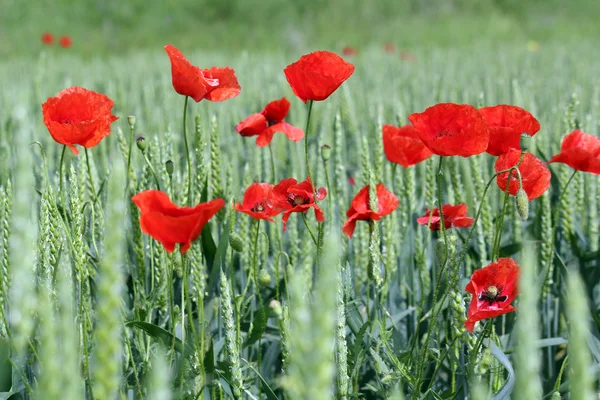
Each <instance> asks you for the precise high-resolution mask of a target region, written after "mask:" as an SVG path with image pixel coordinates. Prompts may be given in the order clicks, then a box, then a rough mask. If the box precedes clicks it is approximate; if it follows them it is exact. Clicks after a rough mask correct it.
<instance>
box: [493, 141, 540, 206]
mask: <svg viewBox="0 0 600 400" xmlns="http://www.w3.org/2000/svg"><path fill="white" fill-rule="evenodd" d="M520 158H521V150H517V149H510V150H509V151H508V153H506V154H502V155H501V156H500V157H498V159H497V160H496V165H494V169H495V170H496V172H498V171H502V170H505V169H509V168H511V167H514V166H515V165H517V163H518V162H519V159H520ZM519 171H520V172H521V178H522V179H523V190H525V193H527V198H528V199H529V200H533V199H536V198H538V197H540V196H541V195H542V194H544V192H545V191H546V190H548V188H549V187H550V178H551V174H550V170H549V169H548V167H546V165H545V164H544V162H543V161H542V160H540V159H538V158H537V157H536V156H534V155H533V154H531V153H525V157H524V158H523V162H522V163H521V165H519ZM507 180H508V172H504V173H502V174H500V175H498V176H497V177H496V182H497V183H498V187H499V188H500V189H501V190H502V191H505V190H506V182H507ZM518 190H519V175H518V173H517V171H513V173H512V178H511V179H510V186H509V187H508V193H510V194H511V195H513V196H516V195H517V191H518Z"/></svg>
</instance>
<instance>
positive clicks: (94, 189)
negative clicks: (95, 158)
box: [85, 147, 98, 204]
mask: <svg viewBox="0 0 600 400" xmlns="http://www.w3.org/2000/svg"><path fill="white" fill-rule="evenodd" d="M85 165H86V166H87V173H88V180H89V181H90V187H91V188H92V200H93V202H94V204H96V203H97V202H98V193H97V192H96V185H94V178H93V177H92V169H91V168H90V156H89V155H88V149H87V147H86V148H85Z"/></svg>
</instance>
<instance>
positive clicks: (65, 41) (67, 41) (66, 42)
mask: <svg viewBox="0 0 600 400" xmlns="http://www.w3.org/2000/svg"><path fill="white" fill-rule="evenodd" d="M58 44H60V47H63V48H65V49H68V48H69V47H71V45H72V44H73V40H71V37H70V36H61V37H60V39H59V40H58Z"/></svg>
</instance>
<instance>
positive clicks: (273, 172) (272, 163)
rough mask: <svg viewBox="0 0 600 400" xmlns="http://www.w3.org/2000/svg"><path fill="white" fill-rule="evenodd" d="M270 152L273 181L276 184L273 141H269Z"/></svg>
mask: <svg viewBox="0 0 600 400" xmlns="http://www.w3.org/2000/svg"><path fill="white" fill-rule="evenodd" d="M269 153H270V154H271V183H273V184H275V157H274V156H273V147H272V146H271V143H269Z"/></svg>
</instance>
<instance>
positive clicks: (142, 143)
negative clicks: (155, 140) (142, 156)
mask: <svg viewBox="0 0 600 400" xmlns="http://www.w3.org/2000/svg"><path fill="white" fill-rule="evenodd" d="M135 145H136V146H137V148H138V149H140V150H141V152H142V153H143V152H145V151H146V149H147V148H148V142H147V141H146V138H145V137H143V136H140V137H138V138H137V139H136V140H135Z"/></svg>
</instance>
